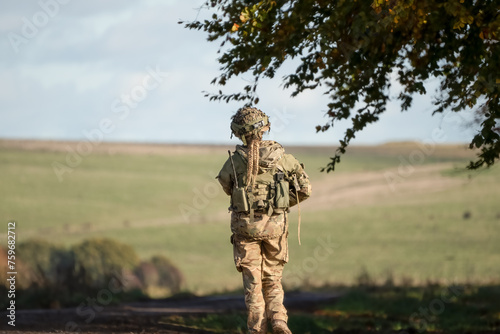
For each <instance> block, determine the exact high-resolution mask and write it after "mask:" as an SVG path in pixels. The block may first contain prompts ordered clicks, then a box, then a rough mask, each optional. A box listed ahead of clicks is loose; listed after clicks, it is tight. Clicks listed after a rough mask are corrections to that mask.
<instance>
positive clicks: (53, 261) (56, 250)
mask: <svg viewBox="0 0 500 334" xmlns="http://www.w3.org/2000/svg"><path fill="white" fill-rule="evenodd" d="M18 250H19V251H18V252H17V259H18V261H22V262H23V263H24V264H26V266H27V270H23V271H24V273H23V275H25V277H27V278H28V279H29V282H28V286H29V287H35V288H36V287H40V288H49V287H55V288H60V287H64V286H67V285H68V283H70V282H71V281H72V270H73V266H74V261H73V258H72V256H71V254H69V253H68V252H67V250H66V249H64V248H63V247H61V246H58V245H54V244H51V243H49V242H47V241H45V240H38V239H31V240H28V241H25V242H23V243H20V244H19V245H18Z"/></svg>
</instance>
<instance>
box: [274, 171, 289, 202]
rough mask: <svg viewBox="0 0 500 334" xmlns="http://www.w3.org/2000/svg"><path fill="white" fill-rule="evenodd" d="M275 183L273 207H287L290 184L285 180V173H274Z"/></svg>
mask: <svg viewBox="0 0 500 334" xmlns="http://www.w3.org/2000/svg"><path fill="white" fill-rule="evenodd" d="M274 181H275V184H276V194H275V196H274V208H276V209H287V208H288V207H289V206H290V205H289V203H290V194H289V192H290V185H289V184H288V181H286V180H285V174H284V173H283V172H278V173H276V174H274Z"/></svg>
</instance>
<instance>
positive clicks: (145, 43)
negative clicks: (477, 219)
mask: <svg viewBox="0 0 500 334" xmlns="http://www.w3.org/2000/svg"><path fill="white" fill-rule="evenodd" d="M203 3H204V0H183V1H181V0H141V1H131V0H106V1H97V0H87V1H77V0H40V1H19V0H3V1H2V2H1V4H0V35H1V38H0V55H1V57H0V138H14V139H43V140H75V141H84V140H103V141H125V142H154V143H206V144H212V143H213V144H228V143H235V142H237V139H236V138H233V139H230V128H229V122H230V117H231V115H232V114H233V113H234V112H235V111H236V110H237V109H238V108H239V107H240V106H241V105H239V104H238V103H236V102H232V103H229V104H226V103H219V102H210V101H209V100H208V98H206V97H204V93H203V92H212V93H215V92H217V91H218V90H219V87H216V86H213V85H210V82H211V81H212V79H213V78H215V77H216V76H217V75H218V74H219V73H220V72H219V65H218V63H217V57H218V55H217V50H218V43H209V42H208V41H206V35H205V33H204V32H202V31H192V30H187V29H185V28H184V27H183V25H180V24H178V21H179V20H184V21H192V20H195V19H204V18H206V17H209V16H210V13H209V12H208V10H207V9H200V7H201V6H202V5H203ZM293 66H294V65H293V64H288V65H286V66H285V68H284V69H283V71H281V72H280V73H279V74H281V76H280V75H277V76H276V77H275V79H273V80H267V81H264V82H263V83H262V85H261V86H260V88H259V89H258V94H259V97H260V102H259V104H258V105H257V107H259V108H260V109H262V110H263V111H264V112H265V113H267V114H268V115H269V116H270V121H271V124H272V128H271V133H270V135H269V136H268V137H267V138H268V139H274V140H277V141H279V142H281V143H282V144H293V145H336V144H337V143H338V140H339V139H341V138H342V137H343V133H344V131H345V129H346V127H347V125H348V123H347V122H342V123H339V124H337V125H336V126H335V127H334V128H333V130H329V131H327V132H325V133H316V130H315V127H316V125H323V124H324V123H326V122H327V118H325V116H324V114H325V110H326V104H327V103H328V99H327V97H325V96H324V95H322V93H321V92H320V91H312V92H307V93H304V94H302V95H299V96H298V97H296V98H291V97H290V94H291V91H287V90H283V88H282V85H281V80H280V78H281V77H282V76H283V75H284V74H285V73H286V70H287V69H288V70H290V69H293ZM250 79H251V78H250V77H249V76H246V77H245V76H243V77H242V78H238V79H236V80H233V81H231V82H230V83H231V85H229V86H228V85H227V86H226V88H224V91H225V92H230V91H233V90H234V91H236V90H237V89H238V88H241V87H242V86H243V85H244V84H246V83H247V81H248V80H250ZM395 86H396V87H397V84H395ZM426 86H427V88H428V91H430V94H428V95H426V96H419V97H417V98H416V99H415V100H414V106H413V107H412V108H411V110H409V111H407V112H404V113H402V112H401V111H400V107H399V103H398V102H397V101H394V102H390V103H389V105H388V106H387V112H386V113H385V114H384V115H382V116H381V118H380V120H379V121H378V122H377V123H376V124H372V125H370V126H369V127H368V128H366V129H365V130H363V131H362V132H361V133H360V134H359V135H357V137H356V139H354V140H353V141H352V143H353V144H363V145H367V144H381V143H385V142H391V141H424V142H426V141H435V136H434V135H433V134H434V133H435V132H436V130H439V131H441V135H440V136H439V142H444V143H459V142H460V143H462V142H469V141H470V140H471V138H472V137H473V135H474V131H475V130H474V129H471V128H469V127H467V126H466V125H464V122H463V120H464V119H466V118H464V117H461V116H459V115H455V114H452V113H448V114H444V115H436V116H432V115H431V114H432V95H433V94H434V90H435V88H436V86H437V85H436V82H435V81H434V82H432V81H431V82H429V83H428V84H427V85H426ZM395 95H396V94H395Z"/></svg>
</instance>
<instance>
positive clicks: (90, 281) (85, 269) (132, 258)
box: [71, 238, 139, 289]
mask: <svg viewBox="0 0 500 334" xmlns="http://www.w3.org/2000/svg"><path fill="white" fill-rule="evenodd" d="M71 254H72V257H73V259H74V276H75V281H76V282H77V283H78V284H79V285H80V286H83V287H86V288H90V289H99V288H102V287H103V286H106V285H107V284H108V282H109V281H110V280H111V279H112V278H113V277H114V276H117V275H118V276H122V272H123V271H124V270H125V271H131V270H134V269H135V267H136V266H137V265H138V263H139V258H138V256H137V254H136V253H135V251H134V249H133V248H132V247H131V246H129V245H126V244H123V243H120V242H117V241H115V240H112V239H107V238H101V239H91V240H87V241H84V242H82V243H80V244H78V245H76V246H73V247H72V248H71Z"/></svg>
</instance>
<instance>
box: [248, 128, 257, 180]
mask: <svg viewBox="0 0 500 334" xmlns="http://www.w3.org/2000/svg"><path fill="white" fill-rule="evenodd" d="M252 137H253V136H252ZM247 143H248V156H247V186H250V185H253V169H254V162H255V161H254V157H253V148H254V145H255V141H254V140H253V138H251V137H250V136H248V137H247Z"/></svg>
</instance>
